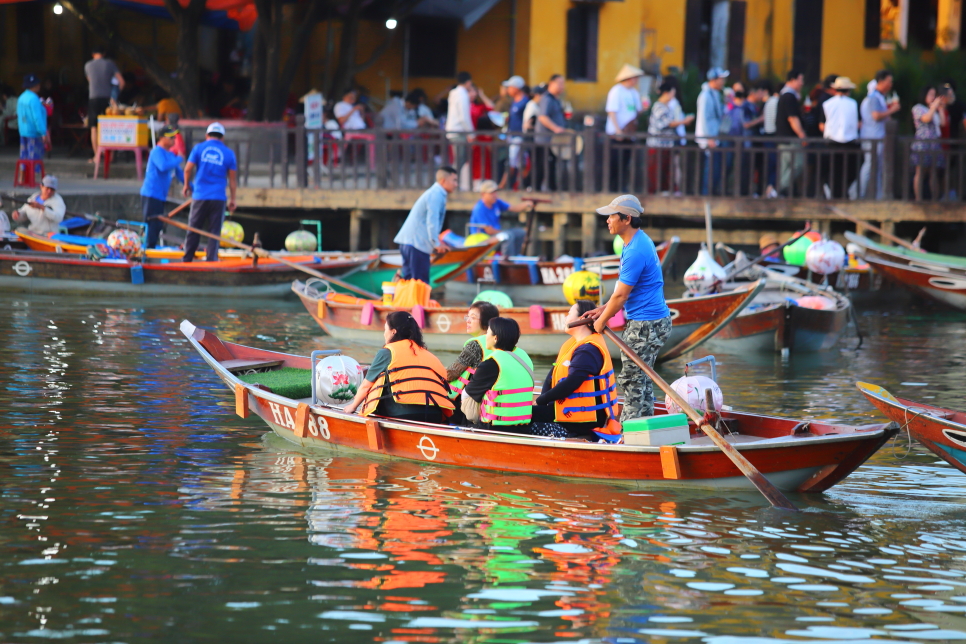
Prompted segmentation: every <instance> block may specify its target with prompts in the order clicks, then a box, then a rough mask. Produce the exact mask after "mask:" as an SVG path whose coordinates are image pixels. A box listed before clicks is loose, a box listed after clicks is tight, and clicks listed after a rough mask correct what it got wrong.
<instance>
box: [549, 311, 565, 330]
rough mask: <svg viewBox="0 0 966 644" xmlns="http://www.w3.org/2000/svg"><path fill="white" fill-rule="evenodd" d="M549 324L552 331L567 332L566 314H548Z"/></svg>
mask: <svg viewBox="0 0 966 644" xmlns="http://www.w3.org/2000/svg"><path fill="white" fill-rule="evenodd" d="M550 324H551V326H553V330H554V331H566V330H567V314H566V313H551V314H550Z"/></svg>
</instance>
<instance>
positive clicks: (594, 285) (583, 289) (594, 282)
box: [563, 271, 600, 304]
mask: <svg viewBox="0 0 966 644" xmlns="http://www.w3.org/2000/svg"><path fill="white" fill-rule="evenodd" d="M563 294H564V297H565V298H567V301H568V302H570V303H571V304H573V303H575V302H576V301H577V300H590V301H591V302H597V300H599V299H600V275H598V274H597V273H591V272H590V271H574V272H573V273H571V274H570V275H568V276H567V279H565V280H564V283H563Z"/></svg>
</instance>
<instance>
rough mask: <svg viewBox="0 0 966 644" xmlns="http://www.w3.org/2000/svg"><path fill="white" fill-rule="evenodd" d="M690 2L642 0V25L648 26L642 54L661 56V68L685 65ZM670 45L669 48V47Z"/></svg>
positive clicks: (644, 27)
mask: <svg viewBox="0 0 966 644" xmlns="http://www.w3.org/2000/svg"><path fill="white" fill-rule="evenodd" d="M686 9H687V2H686V1H685V0H678V1H676V2H668V1H667V0H643V1H642V2H641V28H642V29H644V30H645V34H644V50H643V51H642V52H641V57H642V58H645V59H649V58H650V57H651V56H656V57H659V58H660V59H661V71H662V72H664V73H667V71H668V69H669V68H670V67H677V68H678V69H683V68H684V28H685V23H686V22H687V20H686ZM668 49H670V51H668Z"/></svg>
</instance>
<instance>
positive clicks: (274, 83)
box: [265, 0, 288, 121]
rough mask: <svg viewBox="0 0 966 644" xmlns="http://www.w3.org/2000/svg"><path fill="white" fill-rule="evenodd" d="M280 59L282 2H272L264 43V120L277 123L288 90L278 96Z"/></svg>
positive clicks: (280, 116) (283, 107)
mask: <svg viewBox="0 0 966 644" xmlns="http://www.w3.org/2000/svg"><path fill="white" fill-rule="evenodd" d="M281 58H282V2H281V0H274V1H273V2H272V23H271V28H270V29H269V30H268V39H267V40H266V41H265V68H266V70H267V74H266V77H265V120H266V121H278V120H280V119H281V118H282V111H283V110H284V109H285V103H286V99H287V98H288V89H286V90H285V95H284V96H280V95H279V82H278V80H279V79H278V65H279V61H280V60H281Z"/></svg>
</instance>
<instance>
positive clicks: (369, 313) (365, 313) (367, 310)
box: [359, 302, 376, 326]
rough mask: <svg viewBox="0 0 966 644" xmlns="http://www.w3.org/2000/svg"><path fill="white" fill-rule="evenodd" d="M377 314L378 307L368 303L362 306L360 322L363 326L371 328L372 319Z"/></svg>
mask: <svg viewBox="0 0 966 644" xmlns="http://www.w3.org/2000/svg"><path fill="white" fill-rule="evenodd" d="M375 314H376V307H375V305H373V303H372V302H366V303H365V304H363V305H362V313H360V314H359V322H360V323H361V324H362V325H363V326H369V325H370V324H372V318H373V317H374V316H375Z"/></svg>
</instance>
